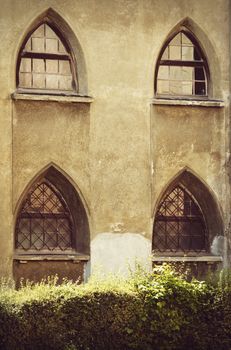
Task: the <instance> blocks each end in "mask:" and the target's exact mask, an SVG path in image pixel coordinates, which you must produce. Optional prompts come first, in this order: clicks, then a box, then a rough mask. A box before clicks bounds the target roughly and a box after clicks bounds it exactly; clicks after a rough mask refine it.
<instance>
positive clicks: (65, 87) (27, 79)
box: [17, 23, 76, 92]
mask: <svg viewBox="0 0 231 350" xmlns="http://www.w3.org/2000/svg"><path fill="white" fill-rule="evenodd" d="M73 71H74V69H73V62H72V58H71V54H70V52H68V49H67V45H65V43H64V41H63V40H62V39H61V37H59V36H58V35H57V33H56V32H55V31H54V30H53V29H52V28H51V27H50V26H49V25H48V24H46V23H43V24H41V25H40V26H39V27H38V28H37V29H36V30H35V31H34V32H33V33H32V34H31V36H30V37H29V38H28V40H27V41H26V42H25V44H24V46H23V47H22V49H21V51H20V57H19V62H18V75H17V85H18V88H21V89H28V88H29V89H34V90H39V91H41V90H46V91H49V90H50V91H59V92H60V91H64V92H65V91H66V92H70V91H73V90H76V81H75V78H74V74H73Z"/></svg>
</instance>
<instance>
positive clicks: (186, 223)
mask: <svg viewBox="0 0 231 350" xmlns="http://www.w3.org/2000/svg"><path fill="white" fill-rule="evenodd" d="M206 247H207V234H206V225H205V220H204V217H203V214H202V212H201V209H200V208H199V206H198V204H197V203H196V202H195V200H194V199H193V197H192V196H191V195H190V194H189V193H188V192H187V191H186V190H185V189H183V188H182V187H181V186H177V187H175V188H174V189H173V191H172V192H171V193H169V194H167V195H166V196H165V198H164V199H163V200H162V201H161V203H160V205H159V207H158V209H157V214H156V218H155V223H154V230H153V249H154V251H159V252H169V251H170V252H197V253H198V252H201V251H205V250H206Z"/></svg>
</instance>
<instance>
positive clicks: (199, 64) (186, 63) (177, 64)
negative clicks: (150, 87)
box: [154, 28, 210, 99]
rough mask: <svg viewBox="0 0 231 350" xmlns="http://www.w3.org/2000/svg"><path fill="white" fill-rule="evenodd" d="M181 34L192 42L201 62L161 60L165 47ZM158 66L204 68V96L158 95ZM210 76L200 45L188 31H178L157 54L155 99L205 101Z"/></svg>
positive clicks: (208, 90)
mask: <svg viewBox="0 0 231 350" xmlns="http://www.w3.org/2000/svg"><path fill="white" fill-rule="evenodd" d="M180 33H183V34H184V35H186V36H187V37H188V38H189V39H190V40H191V42H192V44H193V45H194V47H195V48H196V50H197V52H198V53H199V55H200V56H201V58H202V60H200V61H196V60H194V61H182V60H161V58H162V56H163V53H164V51H165V49H166V48H167V46H168V45H169V44H170V42H171V41H172V39H173V38H174V37H175V36H176V35H178V34H180ZM160 66H171V67H193V68H195V67H198V68H204V73H205V85H206V94H204V95H196V94H194V95H174V94H160V93H158V92H157V84H158V73H159V67H160ZM209 77H210V74H209V67H208V63H207V58H206V57H205V54H204V53H203V50H202V49H201V48H200V45H199V44H198V42H197V40H196V39H195V37H194V36H193V35H192V33H191V32H190V31H188V30H187V29H185V28H184V29H182V30H179V31H178V32H177V33H174V34H172V35H171V36H170V37H169V38H168V40H167V41H166V42H165V44H164V45H163V47H162V49H161V51H160V54H159V58H158V60H157V64H156V70H155V83H154V90H155V95H156V97H161V98H168V97H170V98H178V97H180V98H186V99H195V98H196V99H207V98H208V96H209V92H210V89H209V83H210V78H209Z"/></svg>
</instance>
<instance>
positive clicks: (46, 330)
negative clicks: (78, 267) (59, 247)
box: [0, 266, 231, 350]
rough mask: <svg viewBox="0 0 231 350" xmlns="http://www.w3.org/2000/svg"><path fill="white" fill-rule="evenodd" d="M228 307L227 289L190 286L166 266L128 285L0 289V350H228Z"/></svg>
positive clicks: (199, 284) (139, 275)
mask: <svg viewBox="0 0 231 350" xmlns="http://www.w3.org/2000/svg"><path fill="white" fill-rule="evenodd" d="M222 281H224V279H222ZM230 301H231V288H230V287H229V283H225V284H221V283H217V284H215V285H214V284H211V283H205V282H199V281H192V282H191V283H189V282H187V281H186V280H184V279H183V278H182V277H180V276H177V275H176V274H175V273H174V272H173V271H172V270H171V269H170V268H169V267H167V266H165V267H161V268H158V269H154V270H153V272H152V273H150V274H145V273H137V274H136V276H134V277H133V278H132V279H130V280H129V281H127V282H125V281H120V280H117V279H115V280H113V281H107V282H103V281H102V282H99V281H97V280H94V281H91V282H90V283H88V284H86V285H83V286H77V285H75V284H72V283H70V282H68V283H63V284H62V285H60V286H58V285H56V284H55V283H51V282H50V283H48V284H46V283H41V284H39V285H35V286H26V287H23V288H21V289H20V290H18V291H14V290H13V289H10V288H8V287H7V286H5V285H2V287H1V290H0V349H4V350H39V349H41V350H46V349H48V350H52V349H56V350H59V349H60V350H61V349H62V350H68V349H69V350H74V349H77V350H81V349H84V350H104V349H105V350H117V349H118V350H129V349H139V350H149V349H150V350H170V349H171V350H175V349H176V350H185V349H187V350H190V349H192V350H230V349H231V303H230Z"/></svg>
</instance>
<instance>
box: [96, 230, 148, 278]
mask: <svg viewBox="0 0 231 350" xmlns="http://www.w3.org/2000/svg"><path fill="white" fill-rule="evenodd" d="M136 263H139V264H141V265H142V266H143V267H144V268H145V269H146V270H151V268H152V262H151V241H150V240H148V239H147V238H145V237H144V236H143V235H142V234H138V233H129V232H127V233H112V232H105V233H99V234H98V235H97V236H96V238H95V239H93V241H92V242H91V272H92V273H94V271H98V270H100V271H102V273H104V274H110V273H113V274H119V275H122V276H127V275H128V274H129V271H131V270H132V271H134V269H135V265H136Z"/></svg>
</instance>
